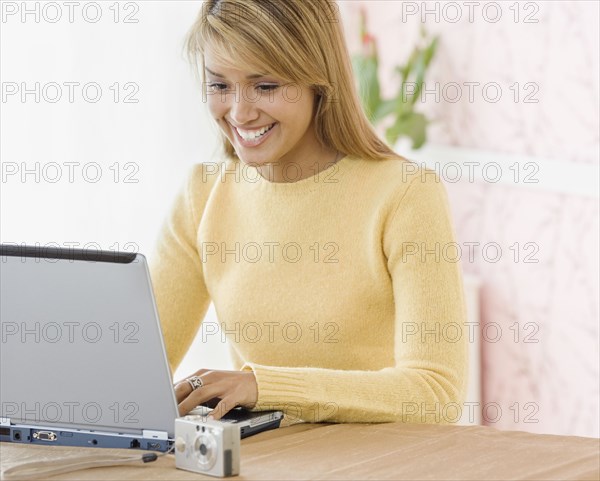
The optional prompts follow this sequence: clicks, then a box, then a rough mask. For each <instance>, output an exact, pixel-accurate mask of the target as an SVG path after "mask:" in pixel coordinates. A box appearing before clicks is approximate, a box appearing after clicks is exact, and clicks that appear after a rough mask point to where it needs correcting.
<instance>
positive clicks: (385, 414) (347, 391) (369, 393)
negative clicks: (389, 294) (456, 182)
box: [242, 171, 467, 423]
mask: <svg viewBox="0 0 600 481" xmlns="http://www.w3.org/2000/svg"><path fill="white" fill-rule="evenodd" d="M423 172H427V175H425V176H422V175H419V176H418V177H416V178H414V179H412V181H411V182H410V184H409V185H408V187H407V188H406V187H405V188H404V190H403V192H401V193H399V194H398V195H399V196H400V198H399V199H398V202H397V204H396V207H395V210H394V211H393V212H392V213H391V214H390V217H389V218H388V220H387V221H386V225H385V227H384V234H383V240H382V242H383V251H384V254H385V257H386V262H387V268H388V271H389V274H390V276H391V279H392V285H393V295H394V304H395V321H394V322H395V342H394V346H395V347H394V359H395V365H394V366H390V367H386V368H384V369H381V370H378V371H360V370H352V371H351V370H331V369H320V368H312V367H311V368H302V367H290V368H288V367H274V366H265V365H258V364H253V363H246V364H245V365H244V366H242V369H245V370H250V369H251V370H253V371H254V374H255V376H256V379H257V385H258V401H257V404H256V406H255V408H254V409H255V410H258V409H280V410H283V411H284V412H285V413H286V415H287V416H288V417H289V418H290V419H293V418H297V419H299V420H300V421H307V422H321V421H329V422H397V421H401V422H417V423H418V422H426V423H433V422H437V423H445V422H456V421H457V420H458V418H460V409H461V408H462V407H463V406H462V403H463V402H464V396H465V392H466V382H467V338H466V336H465V335H464V328H465V322H466V309H465V301H464V293H463V285H462V278H461V271H460V266H459V264H458V260H457V259H456V257H458V256H456V255H454V256H451V255H450V252H452V250H451V249H452V245H453V243H454V242H455V241H454V231H453V228H452V223H451V214H450V210H449V207H448V199H447V194H446V191H445V188H444V186H443V184H442V183H441V180H440V178H439V177H438V176H437V175H436V174H435V172H433V171H423ZM454 245H455V246H456V244H454ZM436 249H437V252H438V254H436ZM454 252H456V251H454ZM451 257H454V258H451ZM461 330H462V331H461ZM461 332H462V335H461ZM457 333H458V335H457Z"/></svg>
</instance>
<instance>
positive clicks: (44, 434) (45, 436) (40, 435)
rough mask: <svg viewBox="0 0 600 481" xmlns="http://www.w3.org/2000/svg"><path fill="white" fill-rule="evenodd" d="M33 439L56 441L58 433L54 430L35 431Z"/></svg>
mask: <svg viewBox="0 0 600 481" xmlns="http://www.w3.org/2000/svg"><path fill="white" fill-rule="evenodd" d="M33 439H37V440H39V441H56V433H53V432H52V431H35V432H34V433H33Z"/></svg>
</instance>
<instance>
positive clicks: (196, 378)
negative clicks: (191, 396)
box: [186, 376, 204, 391]
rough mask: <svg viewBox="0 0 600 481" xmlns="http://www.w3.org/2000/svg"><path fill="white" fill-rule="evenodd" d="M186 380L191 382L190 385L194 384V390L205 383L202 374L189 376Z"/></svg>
mask: <svg viewBox="0 0 600 481" xmlns="http://www.w3.org/2000/svg"><path fill="white" fill-rule="evenodd" d="M186 381H187V382H188V383H189V385H190V386H192V391H195V390H196V389H198V388H200V387H202V386H203V385H204V383H203V382H202V378H201V377H200V376H192V377H190V378H187V379H186Z"/></svg>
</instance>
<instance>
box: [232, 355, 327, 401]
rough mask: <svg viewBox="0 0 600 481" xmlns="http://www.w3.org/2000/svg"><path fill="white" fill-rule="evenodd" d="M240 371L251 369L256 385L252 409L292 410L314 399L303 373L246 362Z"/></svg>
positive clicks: (291, 369)
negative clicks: (255, 397)
mask: <svg viewBox="0 0 600 481" xmlns="http://www.w3.org/2000/svg"><path fill="white" fill-rule="evenodd" d="M241 370H242V371H253V372H254V376H255V377H256V384H257V386H258V399H257V401H256V405H255V406H254V408H253V409H252V410H253V411H265V410H271V409H277V410H283V411H286V410H294V409H298V408H300V409H301V408H302V406H305V405H306V404H307V403H310V402H311V401H312V402H314V401H315V397H313V396H310V395H309V393H310V392H311V391H314V387H315V386H312V388H313V389H309V383H308V382H307V380H306V375H305V374H304V373H301V372H298V370H297V369H293V368H285V367H271V366H262V365H260V364H254V363H250V362H247V363H245V364H244V365H243V366H242V369H241Z"/></svg>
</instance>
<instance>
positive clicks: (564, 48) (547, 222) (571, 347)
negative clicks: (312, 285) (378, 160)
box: [340, 1, 600, 436]
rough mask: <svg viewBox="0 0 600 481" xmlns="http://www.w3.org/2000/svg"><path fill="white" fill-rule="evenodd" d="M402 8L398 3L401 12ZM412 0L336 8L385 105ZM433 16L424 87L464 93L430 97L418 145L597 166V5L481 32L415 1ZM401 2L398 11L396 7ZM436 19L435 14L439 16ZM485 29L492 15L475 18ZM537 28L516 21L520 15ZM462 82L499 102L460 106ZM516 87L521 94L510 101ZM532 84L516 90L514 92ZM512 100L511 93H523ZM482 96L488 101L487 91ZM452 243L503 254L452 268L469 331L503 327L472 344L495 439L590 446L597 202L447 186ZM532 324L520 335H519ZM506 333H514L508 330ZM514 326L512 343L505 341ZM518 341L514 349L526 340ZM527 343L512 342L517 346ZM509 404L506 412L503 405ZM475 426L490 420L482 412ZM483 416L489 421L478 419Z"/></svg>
mask: <svg viewBox="0 0 600 481" xmlns="http://www.w3.org/2000/svg"><path fill="white" fill-rule="evenodd" d="M402 3H404V4H405V6H404V7H403V6H402ZM422 3H423V2H397V1H342V2H340V8H341V12H342V15H343V19H344V25H345V29H346V35H347V38H348V39H349V44H350V49H351V51H353V52H355V51H357V49H358V34H357V33H356V32H358V24H357V19H358V16H357V14H358V9H359V8H360V7H361V6H365V7H366V9H367V13H368V17H369V19H368V27H369V30H370V31H371V32H373V33H374V34H375V36H376V38H377V41H378V46H379V51H380V56H381V64H382V65H381V68H382V72H385V73H386V75H382V78H381V80H382V82H383V91H384V94H386V95H390V94H392V93H394V92H395V90H396V84H395V83H394V82H395V80H396V79H394V78H393V77H392V75H391V73H392V69H393V67H394V66H395V65H397V64H401V63H403V62H404V61H405V59H406V57H407V55H408V52H409V51H410V50H411V48H412V46H413V45H414V42H415V41H416V39H417V38H418V29H419V27H420V25H421V17H420V14H417V15H410V16H408V15H404V16H403V8H404V9H405V10H404V13H405V14H406V13H407V12H408V11H409V10H406V9H407V8H412V7H413V6H414V7H416V8H417V9H419V11H420V12H421V11H422ZM426 3H427V5H426V6H427V8H428V9H430V10H434V9H436V8H438V9H439V12H440V16H439V18H438V21H437V22H436V21H435V20H436V19H435V18H434V16H433V14H429V15H428V17H427V21H426V23H425V25H426V27H427V29H428V30H429V31H430V32H431V33H435V34H438V35H440V38H441V44H440V48H439V51H438V54H437V57H436V60H435V62H434V64H433V65H432V68H431V72H430V74H429V77H428V83H429V85H430V87H431V88H433V86H434V82H439V86H440V92H441V91H442V88H443V87H444V86H446V85H448V83H449V82H457V83H458V84H459V85H461V86H463V96H462V98H461V99H460V100H459V101H457V102H455V103H452V102H449V101H447V99H452V98H453V97H454V93H455V91H454V92H451V91H450V90H448V91H447V96H446V97H444V96H443V95H442V96H441V98H440V101H439V102H436V101H435V99H434V96H433V95H429V96H428V97H427V99H426V102H424V103H423V104H422V105H421V106H420V110H421V111H423V112H425V113H427V114H429V116H430V117H433V118H435V119H436V123H435V124H434V125H432V126H431V127H430V130H429V138H430V142H432V143H434V144H438V145H450V146H458V147H468V148H473V149H481V150H483V151H494V152H502V153H515V154H526V155H528V156H532V157H539V158H540V165H539V167H540V169H543V168H544V165H543V159H553V160H557V161H560V162H562V163H564V169H565V172H568V171H569V169H571V168H572V166H575V165H576V164H578V165H598V159H599V156H600V141H599V135H600V134H599V133H600V125H599V94H598V89H599V81H598V72H599V69H600V66H599V58H600V52H599V45H600V41H599V33H598V32H599V28H598V18H599V6H598V3H597V2H567V1H555V2H529V6H528V7H527V9H526V8H525V3H521V4H519V10H520V11H519V14H520V15H519V21H518V22H515V17H514V15H515V11H514V10H510V8H509V7H510V6H511V4H514V2H499V3H498V5H500V6H501V7H500V8H501V14H502V17H501V18H500V20H499V21H497V22H496V23H492V22H490V21H487V20H486V19H485V17H484V16H483V13H482V11H481V9H482V8H483V7H484V6H485V5H486V4H489V3H492V2H480V5H481V6H480V7H479V9H476V10H475V11H474V17H473V21H470V20H469V18H468V7H467V6H465V3H464V2H454V3H455V4H457V5H458V6H459V7H460V8H461V11H462V19H461V20H460V21H458V22H456V23H452V22H451V21H449V20H452V19H453V18H454V16H455V15H456V11H455V10H454V11H453V10H450V9H449V7H446V10H444V5H445V3H443V2H442V3H439V2H426ZM407 4H410V5H409V6H408V7H407V6H406V5H407ZM444 13H445V14H446V15H444ZM486 13H487V14H488V18H490V19H491V18H492V15H493V14H495V12H494V11H493V10H492V9H491V10H488V11H487V12H486ZM527 14H529V15H531V16H530V17H529V19H530V20H535V19H537V20H538V22H537V23H525V22H524V20H525V18H526V15H527ZM464 82H480V84H481V85H483V84H486V83H489V82H496V83H497V84H499V85H500V87H501V89H502V97H501V99H500V100H499V101H498V102H496V103H492V102H490V101H486V100H485V98H484V97H483V95H482V92H481V88H479V89H478V88H475V90H474V91H475V97H474V99H473V101H470V100H469V98H468V95H467V93H468V91H467V87H466V86H464ZM515 82H519V83H520V86H521V88H520V93H521V96H520V98H519V101H518V102H515V101H514V88H513V90H510V86H511V85H514V83H515ZM527 82H531V83H532V84H535V85H534V86H530V87H529V88H528V89H527V90H525V89H523V86H524V84H525V83H527ZM534 91H535V93H534V94H533V97H531V99H537V100H538V102H537V103H526V102H524V95H526V94H527V93H532V92H534ZM492 93H493V92H492ZM447 187H448V192H449V195H450V200H451V203H452V209H453V213H454V219H455V225H456V230H457V236H458V242H459V243H461V244H464V243H465V242H479V243H480V244H481V245H483V244H485V243H489V242H497V243H499V244H500V245H501V246H502V247H503V253H504V255H503V257H502V258H501V259H500V260H499V261H498V262H496V263H492V262H487V261H486V260H485V259H483V256H482V255H481V252H479V253H478V254H477V255H476V256H475V259H474V262H468V261H467V260H466V259H465V257H463V270H464V271H465V272H468V273H473V274H477V275H478V276H479V277H480V278H481V280H482V283H483V287H482V293H481V295H482V306H481V320H482V324H483V325H486V324H493V323H497V324H494V326H493V327H495V326H500V327H501V328H502V336H501V338H500V340H499V341H497V342H491V338H492V337H493V335H494V330H493V329H492V330H489V331H487V334H488V338H489V340H487V341H486V340H485V339H484V340H483V341H482V350H483V386H484V400H483V401H484V403H485V404H486V405H489V404H490V403H498V405H499V406H500V407H501V409H502V414H501V415H500V416H499V418H498V419H497V420H496V421H495V422H488V423H487V424H490V425H493V426H495V427H498V428H501V429H518V430H524V431H531V432H542V433H552V434H574V435H581V436H599V434H600V433H599V422H600V420H599V411H600V405H599V396H600V393H599V378H600V372H599V365H598V359H599V329H598V327H599V326H598V325H599V322H598V319H599V306H598V292H599V281H598V263H599V258H598V245H599V239H598V232H599V222H598V217H599V211H598V198H597V197H596V196H594V197H589V196H587V197H586V196H583V195H576V194H561V193H557V192H553V191H547V192H546V191H541V190H532V189H529V188H528V187H527V186H526V185H523V184H520V185H515V186H511V185H506V184H504V185H502V184H491V183H485V182H479V183H469V182H468V181H467V180H466V179H465V180H464V181H460V182H458V183H456V184H447ZM515 242H519V243H520V246H521V247H520V253H521V254H522V255H524V254H527V253H528V252H532V250H531V249H530V250H526V249H524V248H523V246H524V244H525V243H527V242H533V243H535V245H537V246H538V248H539V250H538V251H537V253H535V254H534V255H533V257H532V259H537V260H538V261H539V262H537V263H525V262H523V257H522V256H521V258H520V259H519V262H515V260H514V258H513V256H514V250H513V251H511V250H509V249H508V248H509V246H511V245H514V243H515ZM528 323H532V324H528ZM511 326H513V329H512V330H511V329H510V328H511ZM515 326H518V328H519V337H518V339H515V335H516V333H515V330H516V329H515ZM528 333H529V334H530V337H529V338H525V336H526V335H527V334H528ZM526 340H527V341H535V340H537V341H538V342H525V341H526ZM515 403H518V404H515ZM487 414H488V416H487V417H488V421H491V419H493V418H494V417H495V413H494V411H493V410H491V411H489V412H488V413H487ZM490 418H491V419H490Z"/></svg>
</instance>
